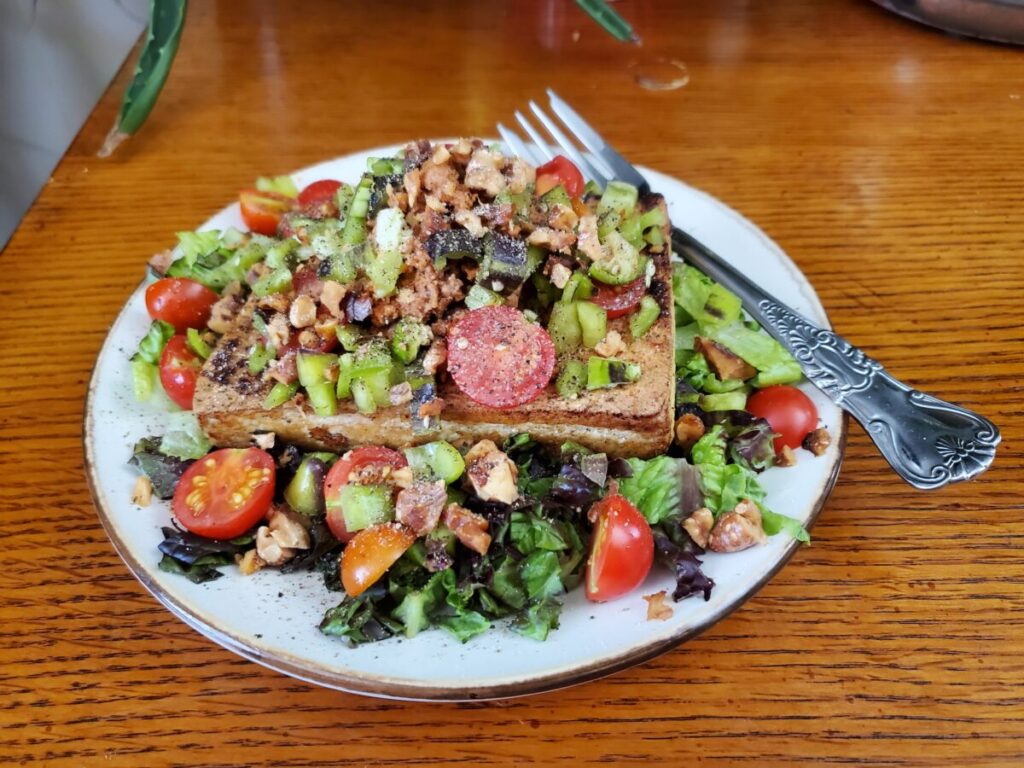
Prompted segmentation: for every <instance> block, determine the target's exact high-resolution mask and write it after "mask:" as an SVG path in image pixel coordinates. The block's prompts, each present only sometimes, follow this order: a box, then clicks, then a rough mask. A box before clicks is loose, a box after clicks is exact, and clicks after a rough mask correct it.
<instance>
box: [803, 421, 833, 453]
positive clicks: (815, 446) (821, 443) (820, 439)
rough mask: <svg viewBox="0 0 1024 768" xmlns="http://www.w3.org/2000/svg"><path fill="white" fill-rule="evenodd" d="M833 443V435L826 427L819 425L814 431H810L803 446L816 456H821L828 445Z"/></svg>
mask: <svg viewBox="0 0 1024 768" xmlns="http://www.w3.org/2000/svg"><path fill="white" fill-rule="evenodd" d="M830 445H832V436H831V435H830V434H829V433H828V430H827V429H825V428H824V427H819V428H818V429H816V430H814V431H813V432H808V433H807V437H805V438H804V442H803V447H804V449H806V450H808V451H810V452H811V453H813V454H814V455H815V456H821V455H822V454H823V453H825V451H827V450H828V447H829V446H830Z"/></svg>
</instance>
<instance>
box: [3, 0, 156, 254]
mask: <svg viewBox="0 0 1024 768" xmlns="http://www.w3.org/2000/svg"><path fill="white" fill-rule="evenodd" d="M148 19H149V0H84V1H83V0H2V1H0V142H2V146H3V151H2V152H0V249H2V248H3V247H4V246H5V245H6V244H7V240H8V238H9V237H10V235H11V233H12V232H13V231H14V228H15V227H16V226H17V225H18V222H19V221H20V220H21V217H22V216H23V215H24V213H25V211H26V210H28V207H29V206H30V205H31V204H32V201H33V200H34V199H35V197H36V195H37V194H38V193H39V190H40V189H41V188H42V186H43V184H45V183H46V180H47V179H48V178H49V176H50V172H51V171H52V170H53V168H54V166H55V165H56V164H57V161H58V160H60V158H61V155H63V154H64V151H65V150H66V149H67V148H68V145H69V144H70V143H71V140H72V139H73V138H74V137H75V134H76V133H77V132H78V129H79V128H80V127H81V125H82V123H83V122H84V121H85V118H86V117H87V116H88V115H89V113H90V112H91V111H92V108H93V106H94V105H95V104H96V101H97V100H98V99H99V97H100V95H101V94H102V93H103V91H104V90H105V89H106V87H107V85H108V84H109V83H110V80H111V78H112V77H113V76H114V74H115V73H116V72H117V70H118V68H119V67H120V66H121V63H122V62H123V61H124V59H125V57H126V56H127V55H128V52H129V51H130V50H131V48H132V46H133V45H134V44H135V41H136V40H138V37H139V34H140V33H141V32H142V30H143V28H144V27H145V26H146V23H147V21H148Z"/></svg>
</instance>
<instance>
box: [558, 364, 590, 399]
mask: <svg viewBox="0 0 1024 768" xmlns="http://www.w3.org/2000/svg"><path fill="white" fill-rule="evenodd" d="M586 384H587V367H586V366H585V365H584V364H583V363H582V362H580V361H579V360H569V361H568V362H566V364H565V365H564V366H563V367H562V370H561V372H560V373H559V374H558V378H557V379H556V380H555V391H556V392H557V393H558V396H559V397H564V398H566V399H567V400H575V399H576V398H577V397H579V396H580V394H581V393H582V392H583V389H584V387H586Z"/></svg>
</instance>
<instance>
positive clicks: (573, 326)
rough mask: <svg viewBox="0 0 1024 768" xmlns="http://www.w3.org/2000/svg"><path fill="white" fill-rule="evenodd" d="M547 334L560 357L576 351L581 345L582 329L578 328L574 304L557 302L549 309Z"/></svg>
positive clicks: (577, 317) (577, 316)
mask: <svg viewBox="0 0 1024 768" xmlns="http://www.w3.org/2000/svg"><path fill="white" fill-rule="evenodd" d="M548 334H550V336H551V340H552V341H553V342H554V344H555V351H556V352H557V353H558V354H560V355H561V354H563V353H565V352H570V351H572V350H573V349H576V347H578V346H579V345H580V344H581V343H582V341H583V329H582V328H581V327H580V321H579V315H578V314H577V312H576V304H575V302H572V303H568V304H567V303H565V302H562V301H559V302H556V303H555V305H554V306H553V307H551V317H550V319H549V320H548Z"/></svg>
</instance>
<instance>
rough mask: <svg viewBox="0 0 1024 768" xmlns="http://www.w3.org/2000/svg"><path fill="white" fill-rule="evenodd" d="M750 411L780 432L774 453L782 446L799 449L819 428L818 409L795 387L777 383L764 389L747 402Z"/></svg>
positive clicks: (773, 429) (776, 439) (774, 430)
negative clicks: (808, 436)
mask: <svg viewBox="0 0 1024 768" xmlns="http://www.w3.org/2000/svg"><path fill="white" fill-rule="evenodd" d="M747 410H748V411H750V412H751V413H752V414H754V415H755V416H759V417H761V418H762V419H765V420H766V421H767V422H768V423H769V424H770V425H771V427H772V431H773V432H776V433H778V435H779V436H778V437H776V438H775V452H776V453H778V452H779V451H781V450H782V448H783V446H787V447H789V448H797V447H798V446H799V445H800V444H801V443H802V442H803V441H804V438H805V437H807V433H808V432H812V431H813V430H814V429H815V428H816V427H817V426H818V409H817V408H816V407H815V405H814V403H813V402H812V401H811V398H809V397H808V396H807V395H805V394H804V393H803V392H801V391H800V390H799V389H797V388H796V387H790V386H787V385H785V384H778V385H776V386H774V387H765V388H764V389H760V390H758V391H757V392H755V393H754V394H753V395H751V397H750V399H749V400H747Z"/></svg>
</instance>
